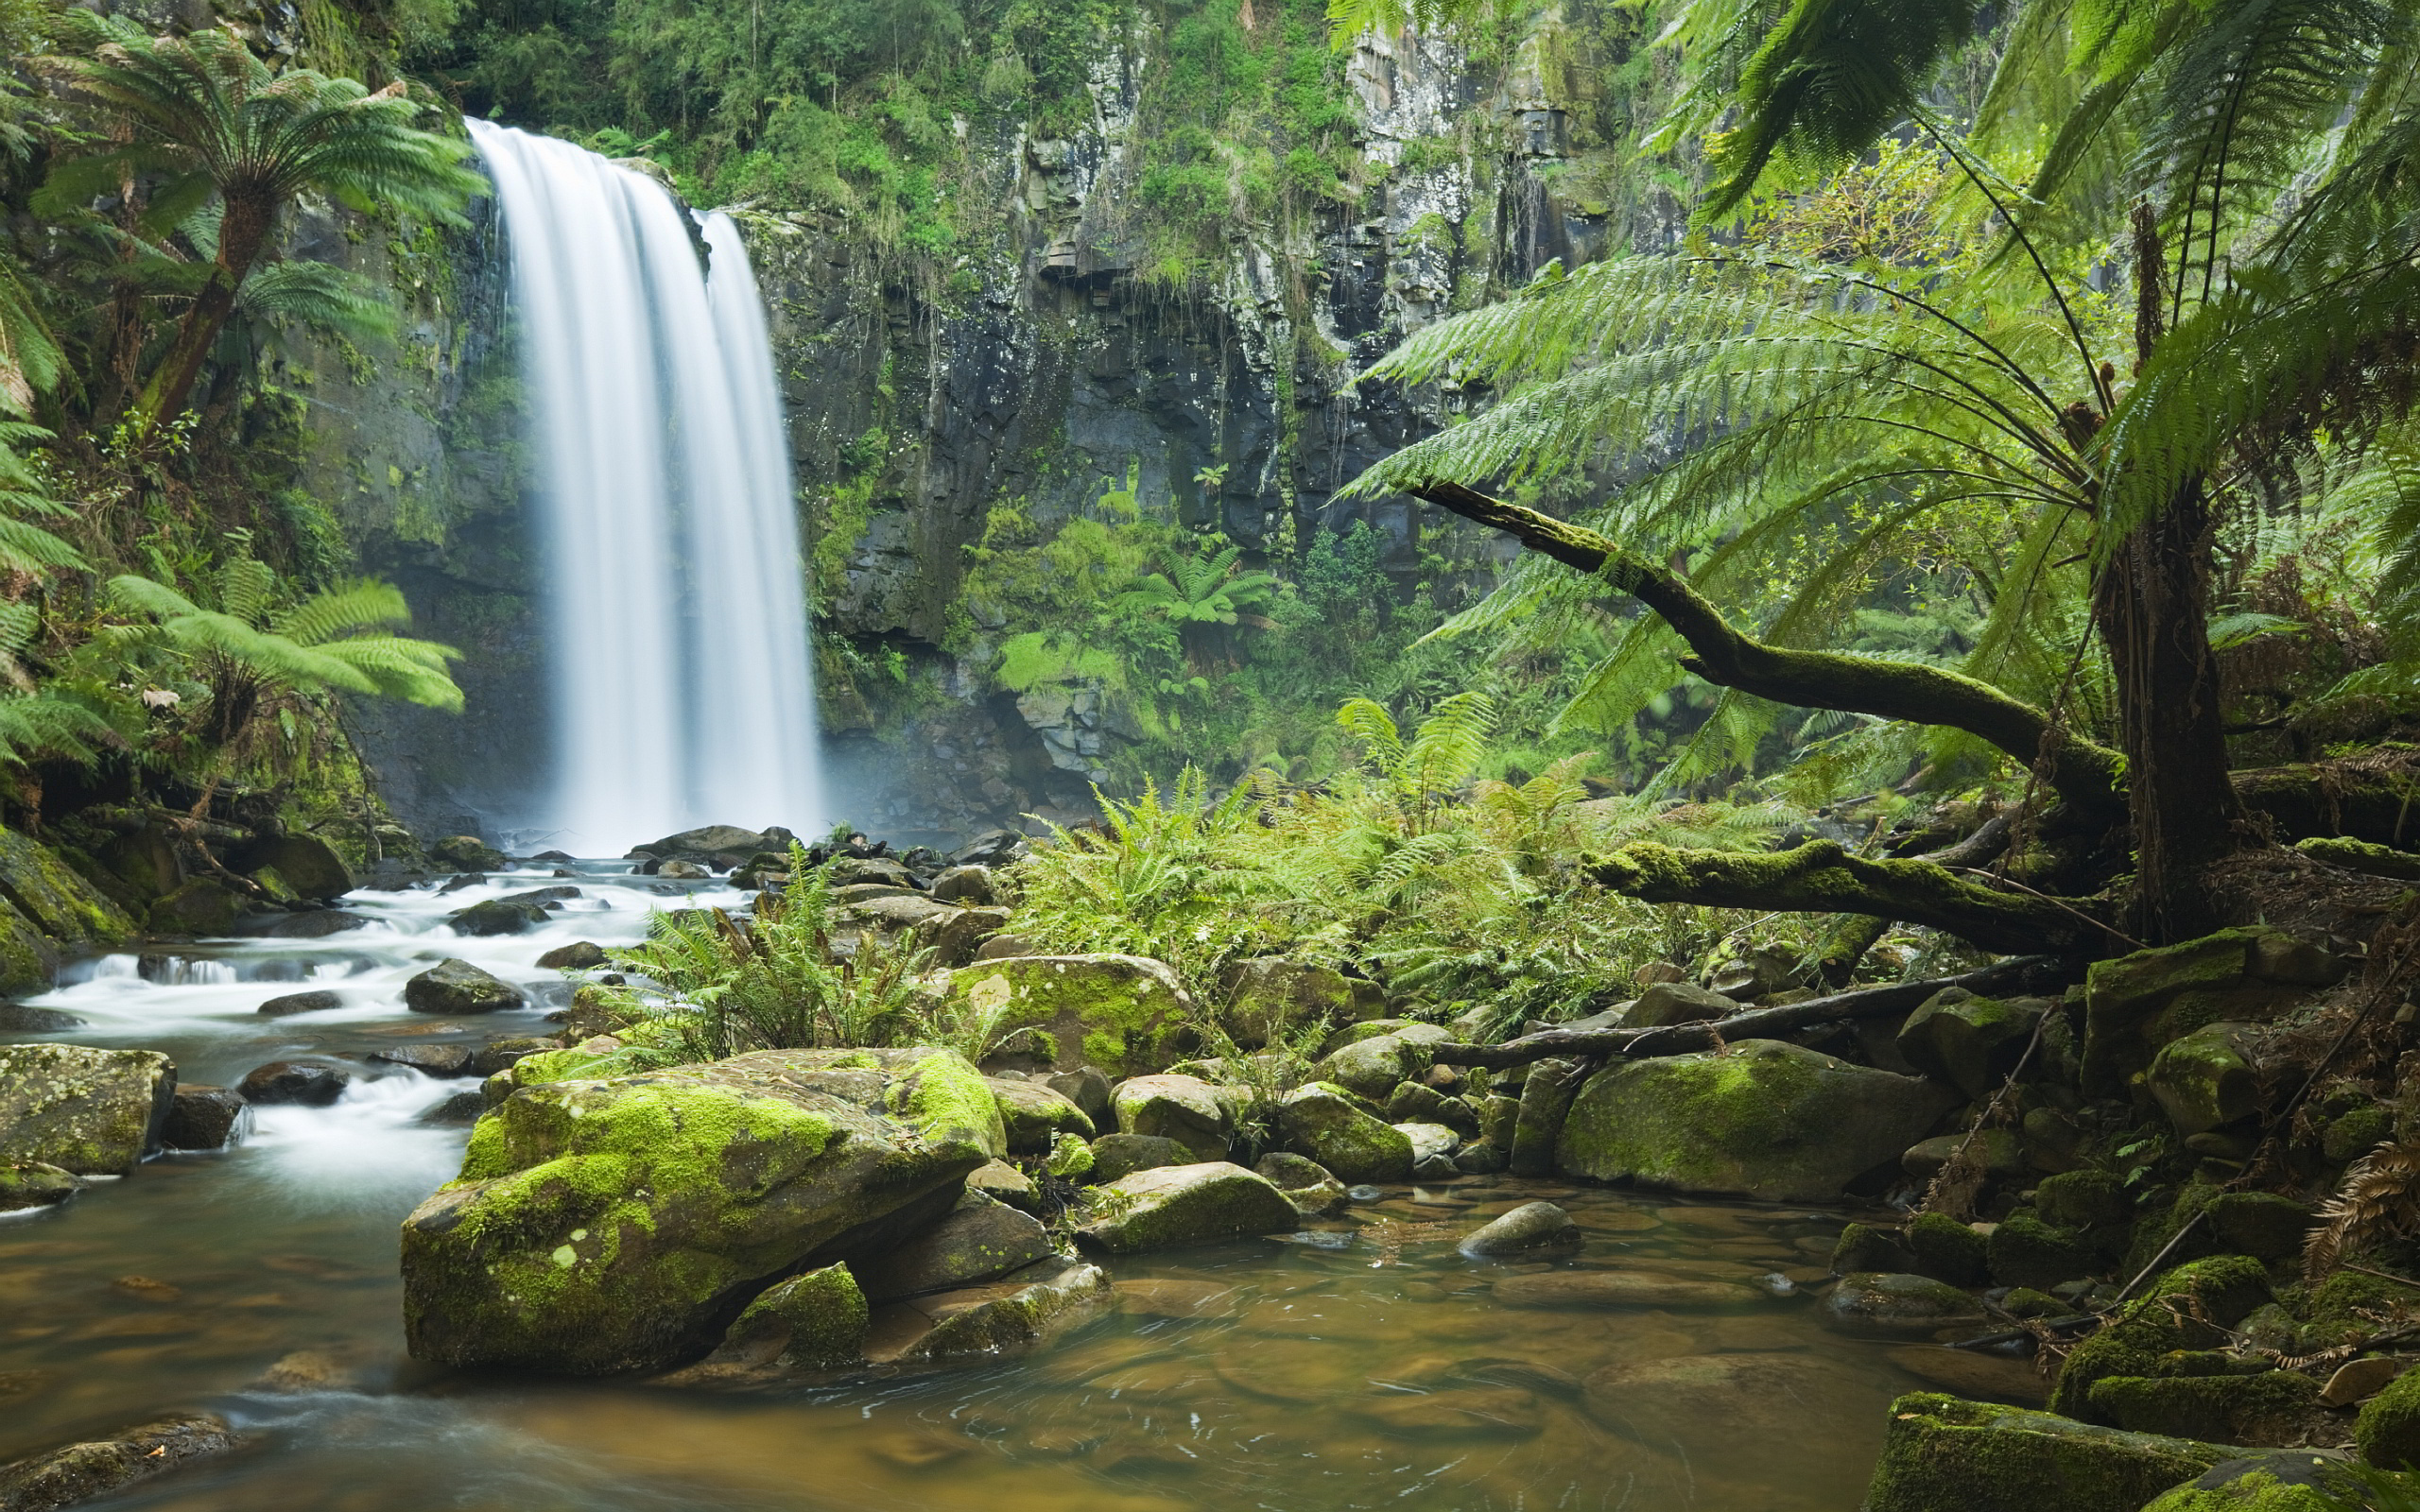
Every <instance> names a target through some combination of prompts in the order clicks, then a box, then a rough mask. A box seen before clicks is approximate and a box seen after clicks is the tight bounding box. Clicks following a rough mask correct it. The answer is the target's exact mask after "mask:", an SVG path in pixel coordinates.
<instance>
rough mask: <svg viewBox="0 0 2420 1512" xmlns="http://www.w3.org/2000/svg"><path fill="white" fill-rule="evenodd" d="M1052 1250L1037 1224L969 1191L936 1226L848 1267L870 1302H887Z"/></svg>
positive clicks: (1005, 1269) (984, 1275)
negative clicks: (869, 1258)
mask: <svg viewBox="0 0 2420 1512" xmlns="http://www.w3.org/2000/svg"><path fill="white" fill-rule="evenodd" d="M1052 1252H1053V1251H1052V1246H1051V1244H1050V1234H1049V1232H1048V1230H1046V1229H1044V1228H1043V1227H1042V1225H1041V1224H1040V1223H1038V1222H1036V1221H1035V1220H1034V1219H1032V1218H1030V1217H1029V1216H1027V1215H1026V1214H1025V1213H1022V1212H1019V1211H1016V1210H1015V1209H1014V1208H1011V1207H1009V1206H1008V1205H1006V1204H1005V1203H1001V1202H997V1201H994V1199H993V1198H991V1197H989V1196H986V1195H984V1194H981V1193H979V1192H969V1193H968V1194H966V1195H965V1196H963V1197H960V1198H959V1201H958V1206H957V1207H955V1208H953V1209H952V1210H950V1213H949V1216H948V1217H946V1218H943V1219H942V1221H941V1222H940V1223H938V1224H935V1225H934V1226H933V1227H932V1228H930V1229H926V1230H925V1231H924V1232H923V1233H921V1234H918V1235H917V1236H916V1237H915V1238H913V1239H910V1240H908V1242H907V1243H906V1244H903V1245H901V1246H898V1247H897V1248H894V1249H891V1250H889V1251H886V1252H885V1253H883V1254H881V1255H879V1256H876V1257H874V1258H873V1259H871V1260H862V1261H855V1262H852V1263H851V1265H850V1268H851V1270H853V1271H854V1272H855V1273H856V1277H857V1284H858V1286H859V1288H860V1289H861V1290H863V1291H864V1293H865V1295H866V1297H867V1298H868V1299H869V1300H871V1301H875V1302H890V1301H896V1300H898V1299H899V1298H901V1297H915V1296H918V1295H920V1294H922V1293H925V1292H945V1291H950V1290H953V1289H956V1288H960V1287H966V1286H972V1285H974V1284H976V1283H977V1282H978V1281H988V1280H995V1279H997V1278H999V1277H1002V1276H1005V1275H1007V1274H1008V1273H1009V1272H1011V1271H1012V1270H1022V1269H1024V1268H1025V1267H1026V1266H1028V1265H1030V1264H1032V1263H1035V1262H1036V1261H1041V1260H1047V1259H1048V1258H1049V1257H1050V1255H1051V1254H1052Z"/></svg>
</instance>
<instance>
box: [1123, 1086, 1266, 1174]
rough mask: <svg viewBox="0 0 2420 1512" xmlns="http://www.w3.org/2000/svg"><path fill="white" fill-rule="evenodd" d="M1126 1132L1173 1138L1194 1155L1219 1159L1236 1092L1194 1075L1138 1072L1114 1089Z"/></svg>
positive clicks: (1224, 1154)
mask: <svg viewBox="0 0 2420 1512" xmlns="http://www.w3.org/2000/svg"><path fill="white" fill-rule="evenodd" d="M1112 1097H1113V1101H1114V1102H1115V1106H1116V1108H1117V1126H1118V1128H1119V1129H1120V1130H1121V1131H1122V1132H1124V1133H1128V1134H1156V1135H1158V1136H1160V1137H1161V1138H1162V1139H1170V1140H1174V1141H1176V1142H1177V1143H1179V1144H1182V1145H1184V1148H1185V1150H1186V1152H1187V1153H1188V1154H1189V1155H1190V1156H1191V1158H1192V1159H1193V1160H1225V1159H1226V1158H1227V1142H1228V1140H1229V1139H1230V1138H1231V1137H1232V1136H1233V1135H1234V1133H1235V1128H1236V1093H1235V1091H1234V1089H1232V1088H1228V1087H1218V1086H1213V1085H1212V1084H1210V1083H1209V1082H1206V1081H1203V1080H1201V1078H1200V1077H1198V1076H1176V1075H1160V1076H1137V1077H1135V1078H1133V1079H1132V1081H1123V1082H1120V1083H1118V1084H1117V1089H1116V1091H1115V1092H1114V1093H1113V1094H1112Z"/></svg>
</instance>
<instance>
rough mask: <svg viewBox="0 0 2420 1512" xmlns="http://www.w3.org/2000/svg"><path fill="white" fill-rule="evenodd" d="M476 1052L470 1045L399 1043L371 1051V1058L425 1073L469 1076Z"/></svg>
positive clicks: (425, 1074)
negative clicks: (388, 1047) (384, 1048)
mask: <svg viewBox="0 0 2420 1512" xmlns="http://www.w3.org/2000/svg"><path fill="white" fill-rule="evenodd" d="M476 1057H477V1052H475V1050H473V1049H472V1048H471V1047H470V1046H469V1045H396V1046H393V1047H392V1048H390V1049H386V1050H372V1052H370V1058H371V1059H372V1060H383V1061H385V1062H387V1063H388V1064H389V1065H393V1066H409V1067H410V1068H412V1070H414V1071H417V1072H419V1073H420V1074H423V1075H424V1076H467V1075H470V1074H471V1062H472V1061H473V1060H474V1059H475V1058H476Z"/></svg>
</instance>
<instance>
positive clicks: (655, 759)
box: [467, 120, 826, 854]
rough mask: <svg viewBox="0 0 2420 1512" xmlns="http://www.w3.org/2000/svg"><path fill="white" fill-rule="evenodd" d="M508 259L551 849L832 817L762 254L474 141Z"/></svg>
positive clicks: (811, 823)
mask: <svg viewBox="0 0 2420 1512" xmlns="http://www.w3.org/2000/svg"><path fill="white" fill-rule="evenodd" d="M467 124H468V125H469V127H470V130H471V138H472V141H473V142H474V143H475V145H476V146H477V147H478V151H479V156H480V158H481V160H482V161H483V163H485V165H486V168H487V173H488V177H489V178H490V179H491V180H493V182H494V184H495V192H496V198H497V202H498V204H499V205H500V207H501V208H502V211H503V215H504V229H505V237H506V241H507V243H508V245H509V247H510V261H511V267H512V294H513V302H514V308H515V315H516V318H517V325H518V332H519V339H520V352H521V367H522V376H523V379H524V382H525V384H526V386H527V392H528V409H529V414H530V417H531V429H532V434H531V441H532V443H533V444H532V447H531V463H532V472H533V474H534V482H535V491H536V495H537V499H538V503H539V509H540V520H541V529H540V532H539V539H540V544H541V550H542V552H543V558H542V567H543V572H542V576H543V577H544V585H545V586H544V615H543V622H544V626H545V631H546V656H547V671H548V679H549V691H550V704H551V713H552V720H553V729H552V738H553V748H554V751H555V778H554V782H553V799H552V802H551V805H550V808H549V811H548V812H547V813H546V814H544V816H540V817H541V824H542V827H543V828H544V829H545V830H546V831H547V832H549V834H550V838H549V840H548V843H549V844H551V845H555V846H559V847H562V848H565V849H569V850H572V851H578V852H579V853H581V854H612V853H614V852H616V851H621V850H623V849H625V848H626V847H628V846H630V845H632V844H636V843H638V842H640V841H644V840H649V839H653V838H655V837H657V836H659V835H663V834H667V833H672V832H673V831H676V830H683V829H688V828H691V827H693V826H695V825H699V824H706V823H729V824H742V825H746V826H749V827H751V828H758V827H763V826H766V825H771V824H781V825H786V826H788V827H789V828H791V829H794V830H798V831H801V832H808V831H812V830H814V829H817V828H820V827H821V825H822V824H823V823H824V822H825V819H826V816H825V815H824V812H823V807H822V794H821V785H820V781H819V772H818V761H817V751H816V741H815V690H814V683H813V666H812V662H811V661H810V658H809V653H808V648H807V630H806V593H805V588H804V569H803V566H802V563H801V561H800V558H799V537H798V521H797V516H796V513H795V510H794V506H793V502H792V501H793V496H792V488H791V481H790V467H789V454H788V450H787V446H786V445H785V444H784V440H783V435H782V421H781V408H780V401H779V399H778V397H777V396H776V394H775V392H774V387H773V360H772V351H771V347H770V345H769V342H768V340H767V337H766V333H765V317H764V310H763V305H762V301H760V300H759V298H758V295H757V292H756V282H755V277H754V274H753V273H752V270H751V269H750V267H749V266H748V252H747V249H746V248H745V247H743V246H742V245H741V243H740V239H739V232H738V229H737V228H736V227H735V226H734V225H733V224H732V222H731V219H730V217H729V216H726V215H720V214H716V215H708V216H706V217H705V218H704V221H703V225H702V227H701V232H702V237H703V241H704V245H705V246H706V248H707V249H709V251H710V252H711V263H712V268H713V273H712V276H711V277H709V276H707V274H706V272H705V270H704V269H703V268H702V267H701V266H700V257H699V254H698V241H697V239H696V238H695V237H694V236H693V235H692V229H691V227H689V226H687V225H684V224H683V220H682V216H683V210H682V209H681V207H680V206H679V204H678V203H677V202H676V201H675V200H674V199H673V198H672V196H671V195H669V194H667V193H666V191H665V190H664V188H663V187H662V186H661V185H659V184H657V183H654V182H652V181H650V180H648V179H647V178H645V177H643V176H641V175H639V174H636V173H632V172H631V171H630V170H628V169H626V168H619V167H616V166H614V164H613V163H608V162H607V161H606V160H605V159H603V158H601V157H598V156H597V155H596V153H593V152H589V151H587V150H585V149H583V148H580V147H577V146H573V145H571V144H570V143H568V142H562V141H557V140H555V139H553V138H550V137H542V136H531V135H529V134H527V132H523V131H516V130H512V129H509V128H505V127H499V126H495V125H493V124H491V123H489V122H486V121H476V120H475V121H471V122H469V123H467Z"/></svg>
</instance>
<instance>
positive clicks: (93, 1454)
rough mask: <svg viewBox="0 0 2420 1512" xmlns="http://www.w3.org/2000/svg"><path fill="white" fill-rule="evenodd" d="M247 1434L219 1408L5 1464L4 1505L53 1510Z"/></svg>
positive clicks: (1, 1480) (23, 1511) (15, 1509)
mask: <svg viewBox="0 0 2420 1512" xmlns="http://www.w3.org/2000/svg"><path fill="white" fill-rule="evenodd" d="M241 1442H242V1439H241V1437H240V1436H239V1435H236V1434H235V1433H233V1432H232V1431H231V1430H230V1429H229V1428H228V1426H227V1420H226V1419H225V1418H223V1417H218V1416H217V1415H216V1414H215V1413H195V1414H193V1415H191V1416H190V1417H170V1418H164V1419H163V1420H161V1421H159V1422H151V1423H145V1424H143V1425H142V1426H140V1427H136V1428H129V1429H127V1430H126V1431H125V1432H123V1433H119V1434H114V1435H111V1436H110V1437H108V1438H102V1439H95V1440H92V1441H89V1442H86V1443H81V1444H69V1445H67V1446H66V1447H65V1448H63V1449H55V1450H52V1451H51V1452H49V1453H47V1454H36V1455H34V1456H33V1457H32V1458H30V1459H22V1460H19V1461H17V1462H16V1463H15V1464H13V1465H9V1466H5V1467H0V1507H6V1508H8V1509H9V1512H53V1509H55V1508H59V1507H65V1506H73V1505H75V1504H76V1503H78V1502H89V1501H93V1500H95V1499H96V1498H99V1497H103V1496H107V1495H109V1494H110V1493H111V1492H112V1491H118V1490H122V1489H124V1488H125V1487H127V1486H132V1485H134V1484H135V1483H136V1482H138V1481H147V1480H149V1479H151V1478H152V1477H153V1476H156V1475H161V1474H164V1473H165V1472H167V1471H169V1470H173V1469H180V1468H182V1467H183V1466H185V1465H188V1464H191V1463H192V1462H193V1461H195V1460H198V1459H203V1458H207V1457H208V1456H210V1455H213V1454H223V1453H225V1452H227V1451H229V1450H231V1449H233V1448H236V1447H237V1446H238V1445H239V1444H240V1443H241Z"/></svg>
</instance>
